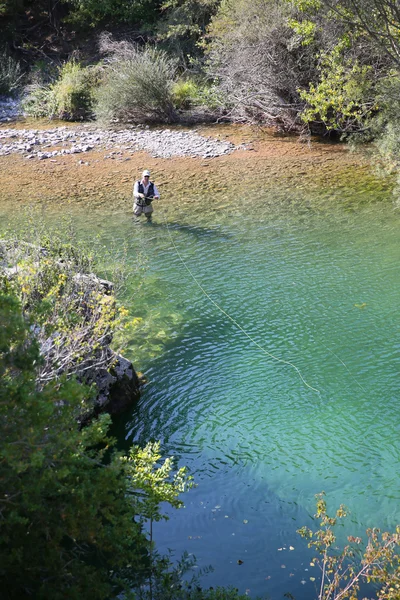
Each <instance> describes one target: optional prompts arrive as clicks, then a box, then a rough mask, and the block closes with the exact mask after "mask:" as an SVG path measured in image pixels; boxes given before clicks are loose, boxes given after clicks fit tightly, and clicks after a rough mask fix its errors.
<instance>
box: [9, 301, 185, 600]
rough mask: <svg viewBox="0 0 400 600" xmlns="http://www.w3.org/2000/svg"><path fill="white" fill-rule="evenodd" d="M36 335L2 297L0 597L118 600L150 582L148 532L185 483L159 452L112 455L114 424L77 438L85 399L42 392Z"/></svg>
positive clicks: (73, 388)
mask: <svg viewBox="0 0 400 600" xmlns="http://www.w3.org/2000/svg"><path fill="white" fill-rule="evenodd" d="M32 325H33V324H32V323H31V322H30V321H29V320H28V319H27V318H26V316H23V313H22V307H21V305H20V304H19V303H18V301H17V299H16V298H15V296H13V295H12V294H2V293H1V292H0V377H1V386H0V458H1V460H0V497H1V498H2V504H1V511H0V513H1V519H0V565H1V566H0V585H1V589H2V597H3V598H8V599H10V600H11V599H17V598H28V597H32V598H41V599H42V600H49V599H51V600H61V599H62V598H71V599H72V598H80V599H82V600H85V599H89V598H90V599H91V600H102V599H106V598H107V599H110V598H114V597H121V596H120V595H119V594H121V592H122V590H125V591H127V592H129V589H131V588H132V587H134V586H136V585H140V584H141V583H145V584H146V583H147V581H148V577H149V558H152V545H151V541H150V540H149V539H148V536H147V535H146V531H145V527H144V522H145V521H146V520H149V519H155V520H158V519H160V518H162V515H161V513H160V503H161V502H164V501H166V502H168V503H170V504H171V505H172V506H175V507H178V506H179V505H180V504H181V502H180V501H179V499H178V494H179V492H181V491H183V489H184V487H185V486H186V483H187V481H188V479H187V476H186V474H185V472H184V470H182V469H181V470H179V471H178V472H177V473H175V475H173V474H172V460H171V458H167V459H166V460H165V461H163V462H162V463H161V464H160V453H159V444H148V445H147V446H146V447H145V448H144V449H143V450H142V449H140V448H138V447H132V448H131V450H130V452H129V454H128V455H127V456H122V454H121V453H117V452H113V451H112V450H111V448H112V446H114V445H115V440H113V439H111V438H110V437H109V436H108V433H107V431H108V428H109V426H110V423H111V420H110V417H109V415H103V416H101V417H100V418H99V419H98V420H97V421H95V422H93V423H92V424H91V425H90V426H89V427H87V428H84V429H83V430H81V431H79V430H78V427H77V423H76V412H77V410H79V409H80V407H81V404H82V402H83V400H84V398H85V396H87V394H88V390H87V389H85V388H84V387H82V386H80V385H78V384H77V383H76V382H75V381H73V380H69V381H66V380H65V379H61V380H59V381H57V382H49V383H48V384H47V385H46V386H45V387H44V388H43V389H41V390H38V389H37V387H36V383H35V380H36V369H37V365H38V364H40V356H39V354H38V348H37V344H36V343H35V340H34V339H33V335H32V331H33V326H32ZM155 560H157V557H155ZM155 566H156V565H155ZM128 596H129V594H128ZM124 597H126V596H124ZM129 597H132V595H130V596H129ZM135 597H136V596H135Z"/></svg>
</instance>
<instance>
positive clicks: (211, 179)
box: [0, 122, 390, 211]
mask: <svg viewBox="0 0 400 600" xmlns="http://www.w3.org/2000/svg"><path fill="white" fill-rule="evenodd" d="M0 136H1V137H2V140H1V143H2V144H3V146H2V152H3V155H2V156H0V168H1V186H0V201H1V202H2V203H3V204H4V205H8V206H9V205H10V204H11V205H12V206H13V207H15V206H18V207H20V208H23V207H24V206H30V205H40V206H44V207H46V208H48V209H52V210H59V209H60V207H65V206H67V205H68V204H73V205H76V207H77V208H79V207H81V208H82V209H83V210H87V209H90V210H104V209H106V210H108V211H109V210H110V209H111V210H112V211H130V210H131V194H132V185H133V182H134V180H135V179H136V178H137V177H138V175H139V174H140V173H141V171H142V170H143V168H148V169H150V170H151V172H152V175H153V177H154V179H155V181H156V182H157V185H158V186H159V188H160V190H161V194H162V199H163V200H164V199H168V206H169V207H171V208H175V207H176V206H177V205H178V204H179V205H181V204H182V196H183V197H184V200H183V201H184V202H187V203H191V204H193V203H199V204H200V203H201V204H203V203H204V201H207V202H208V201H212V202H213V203H214V204H215V208H216V210H219V211H223V210H224V207H226V205H227V204H230V203H231V201H232V198H236V197H241V198H246V202H250V201H251V199H252V198H254V197H257V196H258V193H259V188H260V186H262V187H263V188H274V189H276V190H277V193H276V202H286V201H288V196H287V194H286V195H285V191H286V190H287V189H289V188H292V187H293V184H294V183H295V184H296V187H297V188H298V189H302V190H308V189H310V190H313V189H315V188H316V187H318V188H323V189H326V193H327V195H328V196H329V198H330V199H331V200H332V201H334V200H335V197H336V193H337V192H338V191H340V190H343V189H344V188H346V187H348V186H351V187H352V188H356V187H357V182H359V188H357V189H356V190H355V191H356V193H357V194H359V195H362V194H363V192H364V191H365V190H366V186H367V187H368V186H369V185H371V186H373V187H374V189H375V190H376V193H377V199H379V194H380V192H382V193H384V194H385V193H387V189H388V187H389V186H390V182H389V181H388V180H383V179H382V180H379V179H378V178H377V177H376V176H375V175H374V173H373V172H372V169H371V166H370V164H369V162H368V160H367V159H366V158H364V157H363V156H362V155H360V154H355V153H350V152H349V150H348V148H347V147H346V146H344V145H342V144H331V143H324V142H321V141H315V142H312V143H309V144H307V143H301V142H300V141H299V139H298V138H297V137H282V136H278V135H276V134H274V132H273V131H271V130H262V129H256V128H250V127H244V126H233V125H214V126H203V127H196V128H195V129H193V128H192V129H190V128H183V127H180V128H176V129H175V130H168V129H164V130H160V129H158V130H151V129H143V130H138V129H137V128H132V129H129V130H119V131H116V132H112V131H109V132H106V133H104V135H103V134H99V133H97V134H96V133H95V129H93V128H92V127H86V126H82V125H74V124H68V125H67V126H63V127H54V123H48V122H35V123H34V126H28V124H26V123H20V124H16V125H14V126H13V128H10V127H6V126H4V125H3V126H1V127H0ZM11 136H14V137H11ZM96 137H97V138H99V139H97V140H95V138H96ZM62 138H65V139H64V140H63V139H62ZM33 142H35V143H33ZM80 146H81V148H80ZM91 146H92V147H91ZM71 148H75V149H78V151H77V152H71ZM68 150H69V151H70V152H69V153H68V152H67V151H68ZM83 150H85V151H83ZM53 152H57V154H54V155H52V154H51V153H53ZM39 153H43V154H46V155H47V157H46V158H45V159H44V158H42V159H40V154H39ZM160 154H161V156H160ZM29 156H32V158H29ZM188 190H189V192H188ZM291 196H292V194H291ZM205 199H206V200H205Z"/></svg>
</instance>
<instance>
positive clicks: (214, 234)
mask: <svg viewBox="0 0 400 600" xmlns="http://www.w3.org/2000/svg"><path fill="white" fill-rule="evenodd" d="M132 226H133V227H134V228H137V227H143V228H146V229H147V230H149V231H151V230H159V231H165V232H168V230H171V231H177V232H180V233H184V234H187V235H188V236H191V237H194V238H198V239H205V238H209V239H217V240H222V241H223V240H229V239H231V238H233V235H230V234H229V233H227V232H226V231H222V229H221V226H220V225H215V226H214V227H213V228H211V227H202V226H200V225H184V224H182V223H180V222H179V221H166V220H165V219H164V220H161V221H155V220H154V219H153V220H152V221H151V222H150V223H147V222H144V221H137V220H135V219H134V218H133V219H132Z"/></svg>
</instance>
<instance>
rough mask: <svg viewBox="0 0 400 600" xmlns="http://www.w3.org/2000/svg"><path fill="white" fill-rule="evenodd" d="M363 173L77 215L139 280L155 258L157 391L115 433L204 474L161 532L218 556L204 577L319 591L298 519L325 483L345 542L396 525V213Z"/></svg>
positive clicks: (138, 335)
mask: <svg viewBox="0 0 400 600" xmlns="http://www.w3.org/2000/svg"><path fill="white" fill-rule="evenodd" d="M356 175H357V176H354V177H353V181H351V180H347V181H346V182H344V181H341V182H339V184H338V185H337V186H335V188H334V189H330V188H329V186H325V187H324V186H323V185H320V186H319V187H315V189H311V186H310V185H307V186H306V187H305V188H302V186H301V185H297V180H295V181H292V182H291V181H290V177H289V176H290V173H289V172H288V178H287V179H286V180H285V182H283V183H282V182H281V183H282V185H277V184H276V182H272V183H268V177H267V176H266V175H265V173H264V174H262V176H261V177H260V180H259V181H257V182H256V184H252V183H251V182H250V181H249V182H248V185H244V186H243V187H242V188H240V187H239V186H238V181H237V179H235V175H234V174H232V178H233V179H234V183H235V185H236V189H235V186H234V185H233V184H231V187H230V193H229V194H228V193H226V194H225V195H224V197H223V198H220V197H215V198H214V199H213V200H214V201H212V202H210V190H204V191H203V192H201V191H199V190H196V191H195V192H193V194H194V196H193V197H194V199H193V200H191V199H190V194H189V195H188V193H187V190H186V192H185V195H184V196H182V197H181V198H180V197H179V194H175V195H174V197H173V198H172V197H171V198H170V199H169V198H168V199H167V198H165V199H164V203H163V202H160V204H159V205H158V206H157V207H156V211H155V217H154V219H155V222H154V223H153V224H152V225H147V224H144V223H141V224H139V225H136V226H135V225H134V224H133V222H132V221H131V219H130V217H129V218H127V215H126V214H124V213H122V212H121V213H118V212H117V213H114V214H113V215H110V214H107V218H106V219H105V218H104V214H101V213H91V214H86V215H85V216H84V217H82V214H80V217H79V223H78V226H79V228H80V230H81V233H82V234H85V236H89V235H91V234H92V232H93V231H96V232H98V233H99V235H100V239H101V243H102V244H105V245H110V244H111V243H113V244H116V245H117V246H118V245H119V246H122V245H124V247H125V249H126V250H125V252H126V267H125V268H126V270H127V272H129V271H132V272H135V273H136V272H137V271H135V269H136V267H137V262H138V257H139V255H142V256H144V257H145V260H146V271H145V273H144V275H143V276H142V279H141V285H140V286H138V285H137V283H138V276H137V275H135V277H134V278H133V279H132V280H131V281H129V280H128V288H127V290H126V291H125V293H124V298H123V301H124V304H125V305H126V306H127V307H128V308H130V309H131V312H132V314H133V315H134V316H135V317H137V319H138V322H137V326H136V329H135V331H134V332H133V334H132V335H131V338H130V339H128V340H126V347H127V352H128V353H129V354H130V356H131V358H132V359H133V361H134V363H135V365H136V367H137V368H138V369H140V370H143V371H145V372H146V375H147V377H148V379H149V384H148V385H147V386H146V388H145V390H144V393H143V395H142V398H141V400H140V403H139V405H138V406H137V407H136V408H135V409H134V410H133V412H132V414H130V415H128V416H125V417H124V418H123V419H121V421H120V422H119V424H117V426H116V427H117V431H118V433H119V437H120V440H121V445H123V444H125V445H128V444H130V443H131V442H133V441H135V442H140V443H144V442H146V441H147V440H149V439H161V440H162V444H163V448H164V452H165V453H166V454H170V455H174V456H176V457H177V459H178V460H179V462H180V464H186V465H188V466H189V467H190V468H191V469H192V471H193V472H194V474H195V479H196V481H197V483H198V487H197V488H196V489H195V490H192V491H191V492H189V493H188V494H187V497H186V498H185V503H186V508H185V509H183V510H181V511H178V512H175V513H171V519H170V521H169V522H167V523H162V524H157V526H156V528H155V535H156V538H157V540H158V543H159V546H160V549H162V550H163V549H166V548H173V549H174V550H175V552H176V554H177V556H179V555H180V553H181V552H182V551H183V550H184V549H187V550H188V551H190V552H193V553H194V554H195V555H196V557H197V559H198V562H199V565H200V566H207V565H209V564H211V565H213V567H214V569H215V571H214V573H212V574H210V575H208V576H207V577H206V578H205V580H204V583H205V585H217V584H220V585H221V584H224V585H227V584H232V585H235V586H237V587H239V588H240V590H241V591H245V590H246V589H249V590H250V592H251V594H252V595H253V594H254V595H256V594H257V593H258V594H270V595H271V597H272V598H280V597H282V595H283V594H284V593H286V592H290V593H292V594H293V595H294V596H295V597H296V599H297V600H299V599H300V600H302V599H304V600H306V599H307V600H310V599H311V598H312V597H316V594H315V589H314V583H313V582H312V580H311V579H310V578H312V577H314V576H315V573H312V567H310V565H309V562H310V561H309V555H308V551H307V550H306V548H305V545H304V543H303V542H302V540H301V539H300V538H299V537H298V536H297V535H296V529H297V528H298V527H300V526H301V525H303V524H310V515H311V514H312V513H313V510H314V494H315V493H317V492H320V491H321V490H325V491H326V492H327V497H328V503H329V504H330V505H331V506H332V508H336V507H337V506H338V505H339V504H340V503H342V502H343V503H345V504H346V505H347V506H348V507H349V508H350V510H351V514H352V516H351V519H350V520H349V522H348V525H347V526H346V530H345V532H344V533H342V537H343V538H344V534H345V533H350V532H351V533H354V534H358V533H360V531H363V530H364V529H365V528H366V527H367V526H371V525H376V526H380V527H383V528H393V527H394V526H395V525H396V524H397V523H398V522H400V511H399V499H400V490H399V486H398V474H397V470H398V469H397V468H398V464H399V460H400V441H399V436H398V431H399V427H400V411H399V405H398V403H399V385H398V371H399V343H398V325H399V314H398V297H399V287H400V286H399V277H398V269H399V258H400V251H399V244H398V239H399V226H400V213H398V212H397V211H396V210H394V207H393V204H392V201H391V198H390V196H389V194H388V193H387V192H386V191H385V188H384V186H383V185H382V186H381V188H380V189H375V187H374V186H373V185H372V179H371V177H370V175H369V174H367V175H365V178H364V179H363V177H362V174H360V173H358V174H356ZM219 176H220V174H219ZM315 177H316V179H318V173H316V174H315ZM225 183H226V184H227V186H228V187H229V185H230V182H229V181H226V182H225ZM300 183H302V182H301V181H300ZM379 185H380V184H377V186H376V187H378V188H379ZM352 186H353V187H352ZM360 190H361V191H360ZM188 196H189V197H188ZM214 303H216V304H217V305H218V306H219V307H220V308H221V309H222V310H219V309H218V308H217V307H216V305H215V304H214ZM225 313H227V314H228V315H229V316H230V317H232V319H234V320H235V321H236V322H237V323H238V324H239V325H240V327H241V328H243V329H244V330H245V331H246V332H247V333H248V335H249V336H250V337H251V338H252V339H254V340H255V341H256V342H257V344H258V345H260V346H262V347H263V348H265V350H266V351H267V352H268V353H270V354H271V355H273V356H274V357H276V358H278V359H281V361H286V364H285V362H279V361H278V360H276V359H274V358H273V357H271V356H267V355H266V354H264V353H262V352H261V351H260V349H259V347H258V346H257V345H255V344H253V343H252V342H251V341H250V340H249V338H248V337H246V336H245V335H244V334H243V331H241V330H240V329H238V328H237V327H235V325H234V323H232V321H231V320H230V319H228V318H227V317H226V314H225ZM287 362H290V363H291V364H287ZM292 365H294V366H295V367H296V368H293V366H292ZM297 369H298V370H299V371H300V372H301V375H302V377H303V378H304V380H305V381H306V382H307V383H308V384H309V385H310V386H312V387H314V388H316V389H317V390H319V393H316V392H314V391H313V390H311V389H310V388H309V387H307V386H306V385H304V382H303V381H302V379H301V378H300V377H299V373H298V371H297ZM238 561H239V563H238Z"/></svg>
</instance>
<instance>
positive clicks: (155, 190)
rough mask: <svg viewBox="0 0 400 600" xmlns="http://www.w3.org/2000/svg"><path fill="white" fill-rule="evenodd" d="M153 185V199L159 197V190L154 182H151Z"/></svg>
mask: <svg viewBox="0 0 400 600" xmlns="http://www.w3.org/2000/svg"><path fill="white" fill-rule="evenodd" d="M153 186H154V196H153V197H154V199H155V200H158V199H159V198H160V192H159V191H158V189H157V186H156V184H155V183H153Z"/></svg>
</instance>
